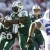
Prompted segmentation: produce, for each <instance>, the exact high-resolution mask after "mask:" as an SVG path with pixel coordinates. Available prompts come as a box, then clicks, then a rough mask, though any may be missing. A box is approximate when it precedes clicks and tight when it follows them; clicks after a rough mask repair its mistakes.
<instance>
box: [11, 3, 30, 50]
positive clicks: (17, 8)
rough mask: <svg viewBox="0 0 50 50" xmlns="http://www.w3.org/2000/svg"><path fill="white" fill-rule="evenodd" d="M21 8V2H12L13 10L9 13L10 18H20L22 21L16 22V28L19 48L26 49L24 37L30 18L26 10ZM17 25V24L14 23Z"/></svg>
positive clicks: (26, 34) (25, 36) (25, 37)
mask: <svg viewBox="0 0 50 50" xmlns="http://www.w3.org/2000/svg"><path fill="white" fill-rule="evenodd" d="M21 9H23V4H22V2H14V3H13V7H12V10H13V11H14V12H13V13H12V15H11V17H12V19H13V20H15V19H21V21H22V22H19V23H18V29H19V33H20V37H21V48H22V50H26V48H25V45H26V39H27V37H28V29H29V26H30V23H31V19H30V17H29V16H28V13H27V11H24V10H21ZM16 25H17V24H16Z"/></svg>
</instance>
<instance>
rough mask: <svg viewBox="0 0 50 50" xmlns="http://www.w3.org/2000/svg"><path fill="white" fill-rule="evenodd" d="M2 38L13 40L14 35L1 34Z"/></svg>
mask: <svg viewBox="0 0 50 50" xmlns="http://www.w3.org/2000/svg"><path fill="white" fill-rule="evenodd" d="M1 37H2V38H3V39H12V34H10V33H7V34H6V33H5V32H2V33H1Z"/></svg>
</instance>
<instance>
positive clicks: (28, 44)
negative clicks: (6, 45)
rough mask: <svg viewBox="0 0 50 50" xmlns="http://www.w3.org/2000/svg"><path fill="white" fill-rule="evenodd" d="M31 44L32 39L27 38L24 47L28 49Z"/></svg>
mask: <svg viewBox="0 0 50 50" xmlns="http://www.w3.org/2000/svg"><path fill="white" fill-rule="evenodd" d="M32 42H33V40H32V37H28V39H27V42H26V45H25V47H26V48H28V47H29V46H30V44H31V43H32Z"/></svg>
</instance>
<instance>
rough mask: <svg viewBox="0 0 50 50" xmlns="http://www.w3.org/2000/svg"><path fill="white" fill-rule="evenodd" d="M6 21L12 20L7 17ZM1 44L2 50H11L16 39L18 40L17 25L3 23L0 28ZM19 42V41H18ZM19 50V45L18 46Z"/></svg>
mask: <svg viewBox="0 0 50 50" xmlns="http://www.w3.org/2000/svg"><path fill="white" fill-rule="evenodd" d="M5 19H6V20H10V17H7V16H6V17H5ZM0 35H1V42H0V50H3V49H4V50H10V49H12V46H13V44H14V42H15V39H16V38H18V29H17V26H15V25H10V24H9V23H4V22H3V23H2V25H1V28H0ZM17 42H18V40H17ZM16 45H17V46H18V47H17V48H18V50H19V48H20V47H19V43H18V44H16Z"/></svg>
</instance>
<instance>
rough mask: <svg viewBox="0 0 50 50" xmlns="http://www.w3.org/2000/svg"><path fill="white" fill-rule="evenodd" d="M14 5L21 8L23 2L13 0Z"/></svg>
mask: <svg viewBox="0 0 50 50" xmlns="http://www.w3.org/2000/svg"><path fill="white" fill-rule="evenodd" d="M16 6H17V7H18V8H20V9H23V3H22V2H21V1H14V2H13V4H12V7H16Z"/></svg>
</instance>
